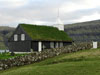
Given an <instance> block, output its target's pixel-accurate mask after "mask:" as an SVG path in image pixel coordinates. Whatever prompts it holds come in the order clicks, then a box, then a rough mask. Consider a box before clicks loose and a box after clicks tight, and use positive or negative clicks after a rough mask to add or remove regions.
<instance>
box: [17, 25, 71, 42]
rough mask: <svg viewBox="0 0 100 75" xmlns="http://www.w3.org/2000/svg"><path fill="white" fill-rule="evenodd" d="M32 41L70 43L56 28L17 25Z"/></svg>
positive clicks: (65, 35)
mask: <svg viewBox="0 0 100 75" xmlns="http://www.w3.org/2000/svg"><path fill="white" fill-rule="evenodd" d="M19 25H20V26H21V27H22V28H23V29H24V30H25V31H26V32H27V34H28V35H29V36H30V37H31V38H32V39H33V40H44V41H72V39H71V38H70V37H69V36H68V35H67V34H66V33H65V32H64V31H59V30H58V29H57V28H56V27H51V26H38V25H31V24H19Z"/></svg>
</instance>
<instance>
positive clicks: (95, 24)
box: [64, 20, 100, 42]
mask: <svg viewBox="0 0 100 75" xmlns="http://www.w3.org/2000/svg"><path fill="white" fill-rule="evenodd" d="M64 27H65V32H66V33H67V34H68V35H69V36H70V37H71V38H72V39H73V41H75V42H87V41H88V42H89V41H100V20H95V21H88V22H82V23H74V24H66V25H65V26H64Z"/></svg>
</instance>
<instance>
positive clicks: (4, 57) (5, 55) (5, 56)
mask: <svg viewBox="0 0 100 75" xmlns="http://www.w3.org/2000/svg"><path fill="white" fill-rule="evenodd" d="M23 55H26V54H15V55H14V56H11V54H10V53H2V54H0V59H8V58H14V57H17V56H23Z"/></svg>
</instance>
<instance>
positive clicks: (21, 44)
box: [8, 24, 72, 52]
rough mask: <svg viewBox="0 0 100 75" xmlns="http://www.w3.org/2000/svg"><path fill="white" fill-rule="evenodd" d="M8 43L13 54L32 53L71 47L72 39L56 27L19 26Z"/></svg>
mask: <svg viewBox="0 0 100 75" xmlns="http://www.w3.org/2000/svg"><path fill="white" fill-rule="evenodd" d="M8 43H9V50H10V51H11V52H31V51H43V50H45V49H50V48H58V47H63V46H66V45H70V44H72V39H71V38H70V37H69V36H68V35H67V34H66V33H65V32H64V31H61V30H59V29H58V28H56V27H52V26H38V25H31V24H19V25H18V27H17V28H16V29H15V31H14V33H13V34H12V36H11V37H10V38H9V40H8Z"/></svg>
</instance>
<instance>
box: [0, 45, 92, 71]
mask: <svg viewBox="0 0 100 75" xmlns="http://www.w3.org/2000/svg"><path fill="white" fill-rule="evenodd" d="M92 47H93V45H92V43H73V44H72V45H68V46H65V47H62V48H54V49H47V50H44V51H42V52H34V53H31V54H29V55H25V56H18V57H15V58H10V59H4V60H0V70H5V69H8V68H11V67H14V66H22V65H27V64H31V63H35V62H38V61H41V60H44V59H47V58H51V57H54V56H58V55H60V54H64V53H71V52H77V51H80V50H86V49H91V48H92Z"/></svg>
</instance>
